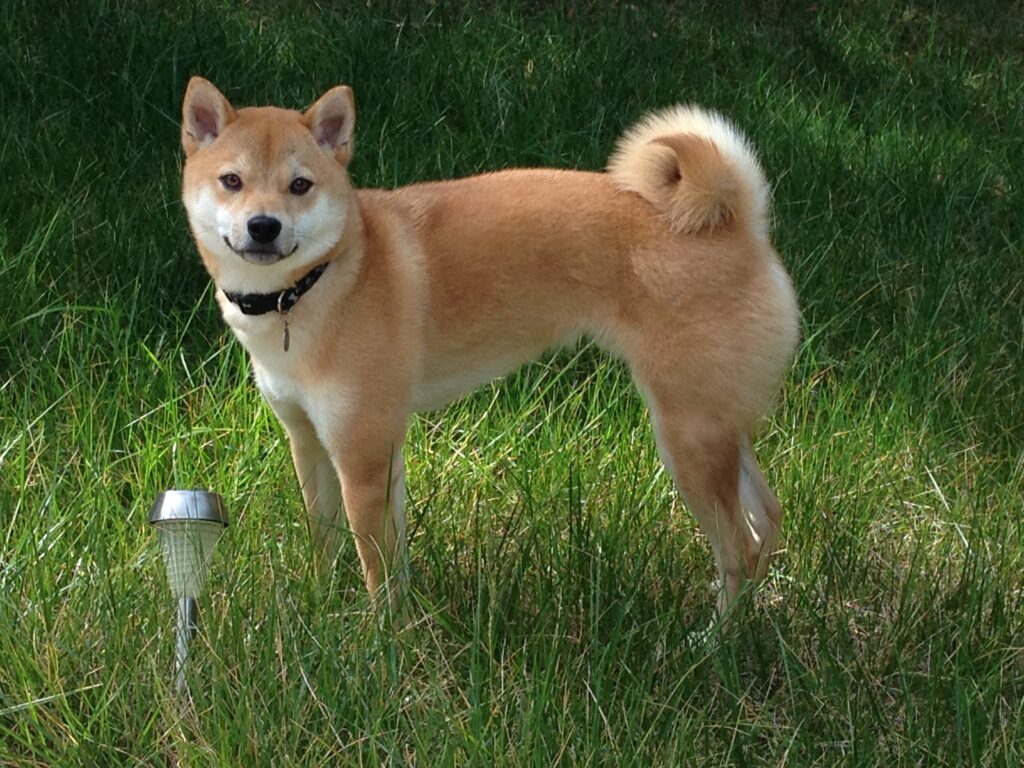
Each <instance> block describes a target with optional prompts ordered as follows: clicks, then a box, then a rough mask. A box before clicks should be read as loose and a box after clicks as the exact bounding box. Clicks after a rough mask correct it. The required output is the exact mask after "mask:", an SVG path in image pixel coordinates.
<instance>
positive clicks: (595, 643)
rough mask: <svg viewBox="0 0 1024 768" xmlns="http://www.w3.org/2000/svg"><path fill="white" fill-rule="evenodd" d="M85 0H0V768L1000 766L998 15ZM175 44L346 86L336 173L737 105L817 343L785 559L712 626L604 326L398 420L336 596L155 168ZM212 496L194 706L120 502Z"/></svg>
mask: <svg viewBox="0 0 1024 768" xmlns="http://www.w3.org/2000/svg"><path fill="white" fill-rule="evenodd" d="M171 5H172V4H168V3H158V2H154V1H153V0H143V1H140V2H130V1H129V0H121V1H120V2H118V1H117V0H114V1H112V2H100V0H91V1H90V2H85V3H79V4H75V3H56V2H33V1H32V0H11V1H10V2H8V3H7V4H6V5H5V6H4V10H3V12H2V14H0V172H2V173H0V179H2V181H3V184H2V185H0V211H2V217H0V765H2V766H8V765H10V766H42V765H57V766H77V765H80V766H99V765H154V766H164V765H175V764H181V765H212V766H236V765H242V766H250V765H252V766H255V765H260V766H263V765H265V766H283V765H297V766H319V765H325V766H328V765H330V766H333V765H367V766H376V765H381V764H386V765H419V766H435V765H436V766H444V765H459V766H462V765H478V766H492V765H535V766H550V765H593V766H597V765H602V766H662V765H664V766H676V765H679V766H684V765H685V766H690V765H741V766H759V765H771V766H775V765H790V766H840V765H841V766H861V765H885V766H892V765H927V766H931V765H936V766H961V765H996V766H1002V765H1005V766H1016V765H1020V764H1022V762H1024V524H1022V513H1024V311H1022V307H1024V258H1022V257H1024V253H1022V249H1024V228H1022V227H1021V226H1020V213H1021V211H1022V210H1024V196H1022V192H1024V129H1022V125H1021V104H1022V101H1024V16H1022V14H1021V9H1020V7H1019V4H1016V3H1009V2H1002V3H1000V2H991V3H977V4H964V5H961V4H959V3H951V2H945V1H944V0H938V1H937V2H935V3H932V4H920V5H916V4H913V3H896V4H892V3H886V2H882V1H881V0H863V2H857V3H850V4H839V3H829V2H817V3H809V2H803V3H798V4H790V3H786V2H782V1H781V0H779V1H778V2H764V3H760V2H750V1H743V2H739V1H737V0H728V1H727V2H724V3H706V4H699V3H694V4H669V3H636V4H629V3H599V2H592V3H586V2H579V3H572V2H564V3H556V4H548V3H540V2H535V3H528V4H522V5H520V4H515V3H507V2H499V3H475V4H474V5H477V6H479V8H478V9H477V10H470V9H469V7H468V6H467V5H465V4H459V3H437V4H432V3H427V2H423V3H395V2H376V1H375V0H371V1H370V2H365V3H362V2H361V3H352V4H340V3H339V4H337V5H338V8H337V9H333V8H331V7H329V6H330V5H331V4H329V3H324V4H312V3H300V2H291V3H289V2H271V1H269V0H268V1H267V2H250V3H228V2H224V1H223V0H194V2H191V3H183V4H181V6H180V7H177V8H172V7H171ZM192 74H202V75H204V76H206V77H208V78H210V79H211V80H213V81H214V82H215V83H216V84H217V85H218V86H220V87H221V88H222V89H223V90H224V92H225V93H226V94H227V96H228V97H229V98H230V99H232V100H233V101H234V102H235V103H237V104H240V105H241V104H255V103H268V102H272V103H277V104H282V105H287V106H293V107H298V108H302V107H305V106H306V105H308V104H310V103H311V102H312V101H313V100H314V99H315V98H316V97H317V96H318V95H319V94H320V93H322V92H323V91H325V90H326V89H327V88H329V87H330V86H332V85H335V84H338V83H342V82H344V83H349V84H351V85H352V86H353V87H354V89H355V93H356V100H357V105H358V110H359V112H358V115H359V116H358V122H357V128H356V137H357V140H356V153H355V158H354V160H353V164H352V175H353V179H354V181H355V182H356V184H358V185H361V186H395V185H400V184H404V183H408V182H413V181H417V180H423V179H432V178H440V177H451V176H459V175H468V174H471V173H475V172H479V171H483V170H488V169H497V168H502V167H506V166H511V165H526V166H534V165H553V166H558V167H572V168H581V169H593V170H597V169H600V168H602V167H603V165H604V163H605V161H606V159H607V156H608V154H609V152H610V150H611V148H612V146H613V144H614V141H615V138H616V137H617V136H618V134H619V133H620V131H621V130H622V129H623V128H624V127H626V126H627V125H629V124H630V123H632V122H633V121H635V120H636V119H637V118H638V117H639V116H640V115H641V114H642V113H643V112H644V111H645V110H647V109H649V108H652V107H656V106H664V105H668V104H671V103H674V102H678V101H693V102H697V103H700V104H703V105H706V106H709V107H713V108H716V109H719V110H721V111H722V112H724V113H726V114H727V115H729V116H730V117H731V118H732V119H733V120H734V121H735V122H736V123H737V124H738V125H740V126H741V127H742V128H743V129H744V130H745V131H746V132H747V133H748V134H749V135H750V137H751V138H752V140H753V141H754V143H755V144H756V146H757V147H758V148H759V151H760V153H761V157H762V160H763V163H764V166H765V169H766V171H767V173H768V176H769V178H770V179H771V180H772V182H773V184H774V185H775V202H774V212H775V225H774V233H775V234H774V238H775V242H776V245H777V247H778V249H779V251H780V253H781V254H782V256H783V259H784V260H785V262H786V264H787V266H788V267H789V269H790V271H791V272H792V274H793V277H794V281H795V283H796V286H797V290H798V292H799V294H800V297H801V304H802V308H803V342H802V345H801V348H800V351H799V353H798V357H797V360H796V362H795V364H794V366H793V369H792V371H791V372H790V374H789V376H788V378H787V381H786V386H785V390H784V392H783V394H782V397H781V398H780V403H779V407H778V409H777V411H776V412H775V413H774V414H773V416H772V418H771V419H770V420H769V421H768V422H767V423H766V424H765V426H764V430H763V432H762V434H761V435H760V437H759V438H758V441H757V450H758V453H759V456H760V458H761V463H762V466H763V467H764V468H765V472H766V475H767V476H768V478H769V480H770V482H771V483H772V485H773V486H774V487H775V489H776V491H777V493H778V495H779V497H780V498H781V500H782V502H783V505H784V507H785V509H786V519H785V523H784V529H783V550H782V551H781V552H780V553H779V555H778V557H777V558H776V560H775V561H774V565H773V567H772V570H771V573H770V575H769V578H768V579H767V581H766V582H765V583H764V584H763V585H762V586H761V587H760V588H759V590H758V591H757V594H756V596H755V599H754V600H753V602H752V604H751V605H750V607H749V609H748V610H747V611H746V612H745V614H744V615H743V617H742V619H741V620H740V621H737V622H736V623H735V624H734V625H732V626H730V627H729V628H728V630H727V631H726V632H724V633H721V634H719V635H716V636H714V637H713V638H712V639H711V640H709V641H708V642H705V643H694V642H692V639H693V637H694V633H695V632H697V631H698V630H701V629H703V628H704V627H705V626H706V625H707V623H708V621H709V620H710V618H711V611H712V603H713V597H712V595H711V593H710V592H709V590H708V583H709V581H710V580H711V578H712V576H713V574H712V565H711V555H710V550H709V547H708V546H707V543H706V541H705V540H704V539H703V538H702V537H701V535H700V534H699V532H698V530H697V526H696V523H695V521H694V520H693V518H692V516H691V515H690V514H689V512H688V511H687V510H686V508H685V506H683V505H682V504H681V502H680V501H679V499H678V497H677V496H676V495H675V493H674V491H673V489H672V486H671V483H670V481H669V479H668V477H667V476H666V473H665V472H664V470H663V469H662V467H661V465H660V463H659V460H658V457H657V452H656V450H655V448H654V443H653V440H652V436H651V430H650V426H649V423H648V421H647V417H646V413H645V409H644V406H643V403H642V401H641V400H640V398H639V397H638V395H637V394H636V392H635V391H634V389H633V388H632V385H631V383H630V380H629V376H628V374H627V372H626V371H625V370H624V368H623V367H622V366H621V365H620V364H619V363H616V362H614V361H611V360H609V359H607V358H605V357H604V356H602V355H601V354H600V353H598V352H597V351H596V350H595V349H593V348H592V347H589V346H582V347H580V348H578V349H573V350H564V351H561V352H553V353H552V354H551V355H550V356H549V357H547V358H546V359H545V360H544V361H542V362H541V363H538V364H536V365H533V366H531V367H527V368H525V369H523V370H522V371H520V372H519V373H517V374H515V375H513V376H511V377H509V378H507V379H505V380H503V381H500V382H496V383H494V384H492V385H490V386H488V387H485V388H484V389H483V390H481V391H480V392H478V393H476V394H474V395H472V396H471V397H469V398H467V399H465V400H463V401H460V402H458V403H456V404H454V405H452V406H451V407H449V408H448V409H446V410H443V411H439V412H434V413H429V414H424V415H422V416H420V417H418V419H417V420H416V421H415V423H414V425H413V428H412V430H411V434H410V440H409V444H408V448H407V452H406V455H407V461H408V474H409V476H408V485H409V496H410V499H409V520H410V535H411V557H410V559H411V591H410V595H409V598H408V608H409V612H410V615H411V617H412V622H411V626H410V628H409V629H407V630H406V631H405V632H402V633H401V634H398V635H395V634H393V633H392V632H391V631H390V629H389V628H387V627H386V626H385V627H382V626H381V622H380V621H378V617H377V615H376V613H375V611H374V610H373V608H372V606H371V605H370V603H369V600H368V598H367V596H366V594H365V592H364V590H363V587H362V583H361V577H360V573H359V568H358V563H357V559H356V556H355V551H354V547H353V546H352V544H351V541H350V540H347V543H346V547H345V549H344V551H343V557H342V559H341V565H340V566H339V568H338V571H337V573H336V575H335V577H334V579H333V581H332V582H331V583H330V584H329V585H322V584H318V583H317V582H316V580H315V579H314V575H313V573H312V572H311V568H310V566H309V554H310V544H309V537H308V533H307V529H306V524H305V516H304V512H303V510H302V505H301V500H300V497H299V493H298V489H297V486H296V483H295V480H294V477H293V473H292V469H291V462H290V459H289V456H288V447H287V441H286V438H285V436H284V434H283V432H282V430H281V428H280V427H279V426H278V425H277V423H276V421H275V419H274V418H273V416H272V415H271V414H270V412H269V409H268V408H267V407H266V406H265V405H264V404H263V403H262V401H261V399H260V397H259V395H258V393H257V391H256V389H255V387H254V386H253V384H252V383H251V381H250V373H249V364H248V361H247V360H246V357H245V355H244V353H243V351H242V349H241V347H240V346H239V345H238V344H237V343H236V342H235V341H234V340H233V338H232V337H231V335H230V333H229V331H228V330H227V329H226V327H225V326H224V325H223V323H222V322H221V320H220V318H219V316H218V312H217V309H216V306H215V303H214V300H213V291H212V288H211V286H210V283H209V280H208V278H207V276H206V274H205V272H204V271H203V269H202V267H201V264H200V262H199V258H198V256H197V254H196V252H195V248H194V246H193V244H192V241H191V239H190V237H189V233H188V230H187V226H186V222H185V216H184V212H183V209H182V206H181V204H180V202H179V199H178V194H179V174H180V167H181V162H182V159H181V153H180V148H179V127H178V115H179V111H180V103H181V97H182V94H183V90H184V86H185V83H186V82H187V80H188V77H189V76H191V75H192ZM171 487H177V488H188V487H205V488H211V489H214V490H217V491H218V492H220V493H221V494H222V495H223V496H224V498H225V500H226V502H227V506H228V509H229V512H230V515H231V519H232V525H231V527H230V528H229V529H228V532H227V533H226V535H225V536H224V537H223V540H222V542H221V544H220V548H219V550H218V553H217V556H216V559H215V560H214V563H213V567H212V572H211V575H210V582H209V589H208V591H207V594H206V595H205V596H204V597H203V598H202V600H201V609H202V615H203V631H202V633H201V635H200V637H199V638H198V640H197V641H196V643H195V644H194V649H193V652H194V660H193V665H192V667H191V669H190V670H189V679H190V681H191V690H192V697H193V699H192V703H191V705H189V706H181V705H180V702H179V701H178V700H177V699H175V697H174V696H173V678H172V674H171V667H172V655H173V641H174V636H173V622H174V606H173V603H172V600H171V595H170V592H169V590H168V588H167V585H166V581H165V578H164V571H163V564H162V561H161V559H160V554H159V550H158V548H157V546H156V542H155V536H154V532H153V531H152V530H151V529H149V528H148V527H147V525H146V524H145V519H146V514H147V512H148V509H149V505H150V504H151V503H152V501H153V499H154V498H155V496H156V494H157V493H159V492H160V491H161V490H163V489H165V488H171Z"/></svg>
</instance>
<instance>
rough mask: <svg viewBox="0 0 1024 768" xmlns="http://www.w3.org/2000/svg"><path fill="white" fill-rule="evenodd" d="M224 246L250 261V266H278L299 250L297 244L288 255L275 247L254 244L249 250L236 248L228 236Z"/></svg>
mask: <svg viewBox="0 0 1024 768" xmlns="http://www.w3.org/2000/svg"><path fill="white" fill-rule="evenodd" d="M224 245H226V246H227V247H228V248H229V249H230V250H231V252H232V253H234V254H235V255H237V256H241V257H242V258H243V259H245V260H246V261H248V262H249V263H250V264H262V265H266V264H276V263H277V262H279V261H281V260H283V259H287V258H288V257H289V256H291V255H292V254H293V253H295V252H296V251H297V250H299V244H298V243H296V244H295V247H294V248H292V249H291V250H290V251H288V253H281V251H279V250H278V249H277V248H276V247H275V246H274V245H259V244H253V245H250V246H249V247H248V248H235V246H233V245H232V244H231V241H230V240H228V238H227V236H226V235H225V236H224Z"/></svg>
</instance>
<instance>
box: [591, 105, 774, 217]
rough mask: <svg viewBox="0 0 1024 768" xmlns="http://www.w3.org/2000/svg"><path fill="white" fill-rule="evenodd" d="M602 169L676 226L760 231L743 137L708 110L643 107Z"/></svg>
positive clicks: (762, 199)
mask: <svg viewBox="0 0 1024 768" xmlns="http://www.w3.org/2000/svg"><path fill="white" fill-rule="evenodd" d="M608 173H609V174H610V175H611V177H612V179H613V181H614V182H615V183H616V184H617V185H618V186H619V187H621V188H623V189H626V190H629V191H631V192H636V193H637V194H639V195H640V196H641V197H644V198H645V199H647V200H648V201H649V202H650V203H651V205H653V206H654V207H655V208H657V209H658V210H659V211H661V212H662V213H663V214H664V215H665V216H666V217H667V218H668V221H669V223H670V226H671V227H672V229H673V230H675V231H677V232H682V233H688V234H696V233H698V232H701V231H705V230H712V229H715V228H718V227H724V226H738V227H741V228H744V229H747V230H748V231H750V232H752V233H754V234H757V235H761V236H763V237H767V236H768V231H769V228H770V225H769V204H770V201H771V190H770V189H769V188H768V182H767V181H766V180H765V177H764V171H762V170H761V164H760V163H759V162H758V161H757V157H756V156H755V155H754V150H753V148H752V147H751V146H750V142H749V141H748V140H747V138H746V137H745V136H744V135H743V134H742V133H740V132H739V130H738V129H737V128H736V127H734V126H733V125H732V123H730V122H729V121H727V120H726V119H725V118H724V117H722V116H721V115H719V114H717V113H715V112H709V111H706V110H703V109H700V108H699V107H693V106H682V105H680V106H675V107H670V108H668V109H665V110H662V111H659V112H651V113H650V114H648V115H647V116H645V117H644V118H643V119H642V120H641V121H640V122H639V123H637V124H636V125H634V126H633V127H632V128H630V129H629V130H627V131H626V132H625V133H624V134H623V135H622V137H621V138H620V139H619V141H618V143H617V144H616V146H615V151H614V152H613V153H612V156H611V159H610V160H609V161H608Z"/></svg>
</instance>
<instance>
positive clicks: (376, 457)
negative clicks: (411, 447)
mask: <svg viewBox="0 0 1024 768" xmlns="http://www.w3.org/2000/svg"><path fill="white" fill-rule="evenodd" d="M403 438H404V435H395V436H394V437H393V439H391V440H388V441H387V442H386V443H385V442H384V440H383V439H380V438H378V439H376V440H374V439H372V438H364V439H354V440H349V441H346V445H345V446H343V447H342V450H341V452H340V455H339V457H338V459H339V462H338V463H339V474H340V476H341V490H342V496H343V497H344V500H345V511H346V513H347V515H348V522H349V526H350V527H351V529H352V533H353V534H354V535H355V539H356V550H357V551H358V553H359V559H360V561H361V563H362V566H363V575H364V577H365V579H366V587H367V589H368V590H369V591H370V594H371V596H374V597H376V596H377V593H378V591H379V590H380V589H381V587H383V586H384V585H385V583H387V582H388V579H389V578H390V577H392V576H395V575H397V576H399V578H400V579H401V577H402V575H403V573H404V560H405V482H404V477H405V471H404V468H403V464H402V447H401V444H402V439H403ZM392 584H393V586H396V587H397V586H399V584H398V583H394V582H393V583H392ZM396 596H397V590H392V593H391V597H392V603H394V598H395V597H396Z"/></svg>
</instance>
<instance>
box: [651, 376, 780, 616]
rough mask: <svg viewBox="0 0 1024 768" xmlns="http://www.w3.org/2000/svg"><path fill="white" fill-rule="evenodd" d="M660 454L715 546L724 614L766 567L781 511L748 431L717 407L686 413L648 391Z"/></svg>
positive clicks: (718, 602) (677, 406)
mask: <svg viewBox="0 0 1024 768" xmlns="http://www.w3.org/2000/svg"><path fill="white" fill-rule="evenodd" d="M649 405H650V409H651V418H652V422H653V424H654V431H655V436H656V438H657V441H658V448H659V450H660V451H661V455H662V459H663V460H664V462H665V465H666V466H667V468H668V470H669V472H670V473H671V474H672V477H673V478H674V479H675V481H676V485H677V487H678V488H679V490H680V492H681V493H682V495H683V499H684V500H685V501H686V504H687V506H689V507H690V509H691V511H692V512H693V513H694V515H695V516H696V517H697V520H698V522H699V523H700V526H701V529H702V530H703V531H704V533H705V534H706V535H707V537H708V540H709V541H710V543H711V548H712V550H713V551H714V555H715V562H716V564H717V566H718V572H719V586H718V597H717V605H718V611H719V614H720V615H722V616H724V615H725V614H726V611H727V610H728V608H729V606H730V604H731V603H732V602H733V600H734V599H735V598H736V596H737V595H738V594H739V593H740V590H741V589H742V587H743V585H744V583H745V582H746V581H748V580H752V579H756V578H758V577H760V576H761V575H763V574H764V572H765V570H766V569H767V560H768V556H769V555H770V554H771V547H773V546H774V542H775V539H776V536H777V530H778V522H779V518H780V517H781V512H780V511H779V506H778V502H777V501H776V500H775V497H774V495H773V494H771V491H770V490H768V486H767V483H765V481H764V478H763V477H762V476H761V473H760V470H759V469H758V468H757V464H756V462H755V461H754V458H753V452H752V451H751V450H750V442H749V439H748V438H747V436H746V435H745V434H743V433H741V432H740V431H739V430H737V429H736V428H735V427H734V426H732V425H731V424H729V423H728V422H727V421H726V420H724V419H722V418H721V417H719V416H717V415H715V414H709V413H701V412H697V413H685V412H683V411H682V410H681V409H680V406H679V405H677V404H676V403H675V402H673V401H670V400H667V399H665V398H658V396H657V395H656V394H650V393H649Z"/></svg>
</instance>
